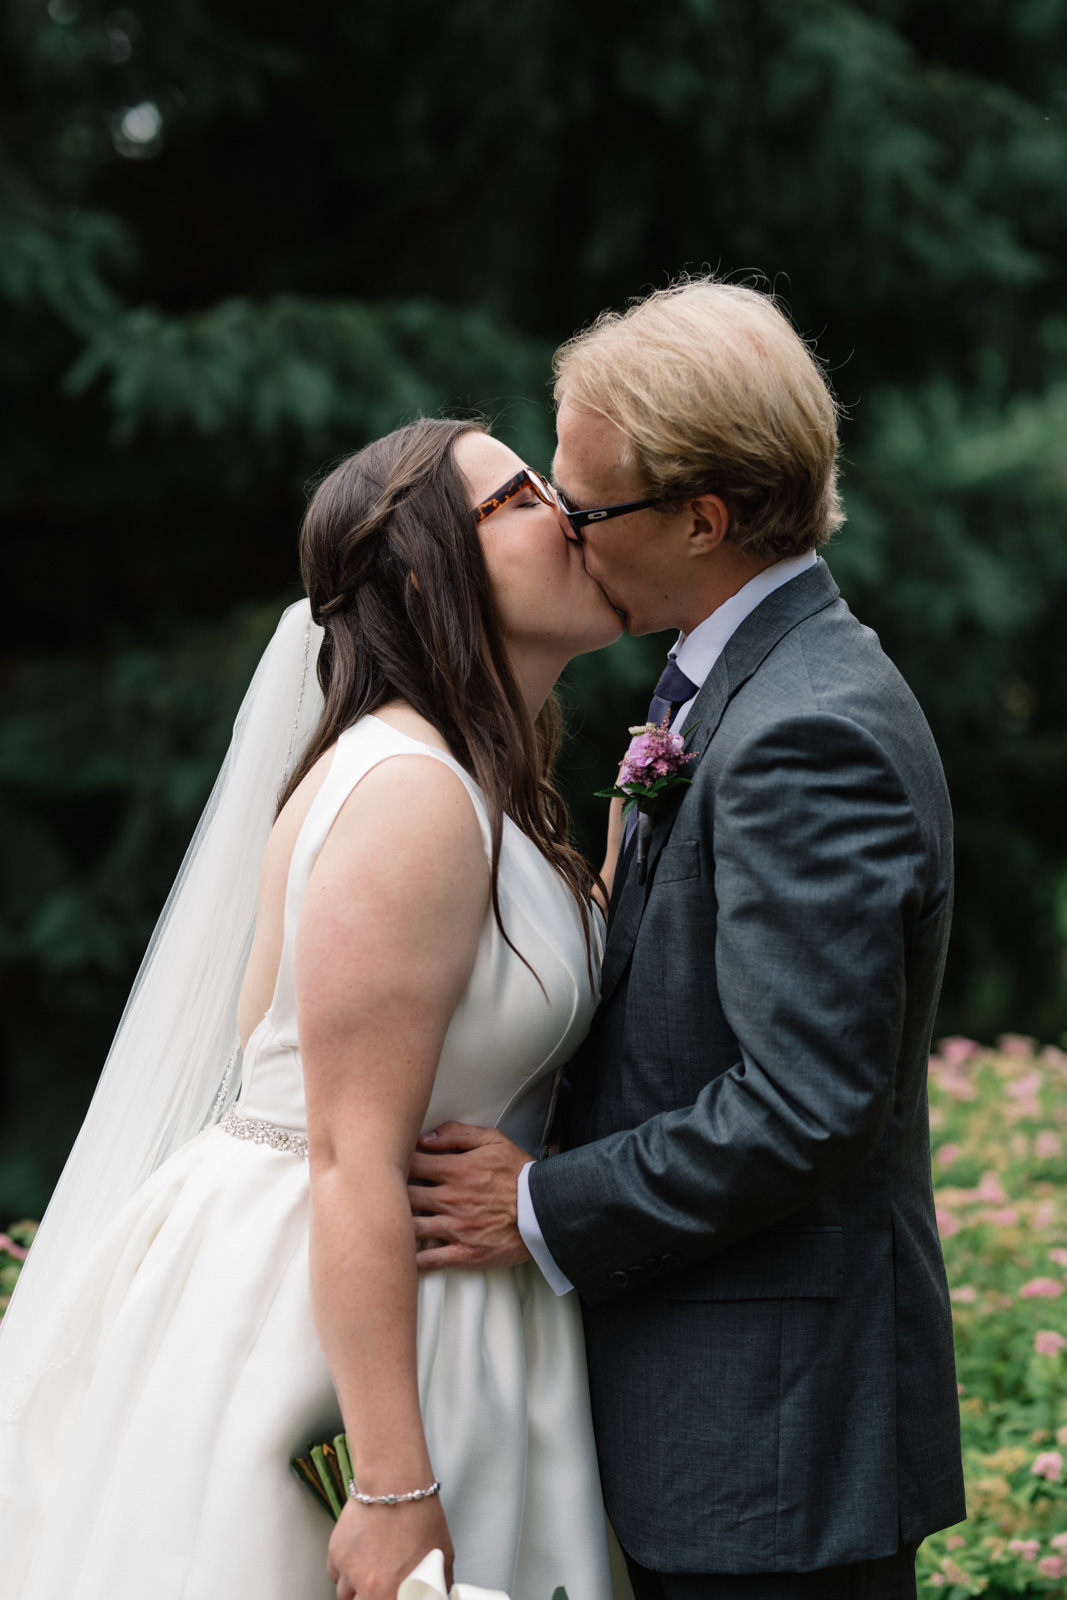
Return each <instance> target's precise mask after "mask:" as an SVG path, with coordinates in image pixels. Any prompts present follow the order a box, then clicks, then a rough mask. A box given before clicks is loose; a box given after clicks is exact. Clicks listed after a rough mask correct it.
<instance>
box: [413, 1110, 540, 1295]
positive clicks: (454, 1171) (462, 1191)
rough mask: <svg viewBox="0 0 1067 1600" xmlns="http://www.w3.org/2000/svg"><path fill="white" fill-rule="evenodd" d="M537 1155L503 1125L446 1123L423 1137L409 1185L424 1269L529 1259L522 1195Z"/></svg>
mask: <svg viewBox="0 0 1067 1600" xmlns="http://www.w3.org/2000/svg"><path fill="white" fill-rule="evenodd" d="M529 1159H530V1157H529V1156H528V1155H527V1154H526V1152H525V1151H524V1150H520V1149H519V1147H518V1145H517V1144H512V1142H511V1140H510V1139H508V1138H507V1137H506V1136H505V1135H504V1134H502V1133H500V1132H498V1131H497V1129H496V1128H475V1127H471V1126H470V1124H469V1123H466V1122H445V1123H442V1125H441V1126H440V1127H439V1128H435V1129H434V1130H433V1132H432V1133H424V1134H423V1135H422V1137H421V1138H420V1139H419V1142H418V1145H417V1146H416V1148H415V1154H414V1156H413V1157H412V1162H411V1172H410V1174H409V1184H408V1198H409V1200H410V1201H411V1210H412V1214H413V1217H412V1220H413V1221H414V1224H415V1238H416V1241H417V1242H418V1246H419V1250H418V1257H417V1259H418V1264H419V1268H420V1270H422V1271H425V1272H432V1271H434V1270H435V1269H437V1268H441V1267H483V1268H484V1267H515V1266H518V1264H519V1262H520V1261H529V1259H530V1252H529V1250H527V1248H526V1246H525V1245H524V1244H523V1242H522V1235H521V1234H520V1233H519V1228H518V1194H517V1190H518V1182H519V1173H520V1172H521V1171H522V1169H523V1167H524V1166H525V1165H526V1163H527V1162H528V1161H529Z"/></svg>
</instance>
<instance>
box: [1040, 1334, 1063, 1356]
mask: <svg viewBox="0 0 1067 1600" xmlns="http://www.w3.org/2000/svg"><path fill="white" fill-rule="evenodd" d="M1034 1349H1035V1350H1036V1351H1037V1353H1038V1355H1039V1356H1058V1355H1059V1353H1060V1351H1061V1350H1067V1339H1065V1338H1064V1337H1063V1334H1062V1333H1054V1332H1053V1330H1052V1329H1051V1328H1042V1329H1041V1330H1040V1331H1039V1332H1038V1333H1035V1335H1034Z"/></svg>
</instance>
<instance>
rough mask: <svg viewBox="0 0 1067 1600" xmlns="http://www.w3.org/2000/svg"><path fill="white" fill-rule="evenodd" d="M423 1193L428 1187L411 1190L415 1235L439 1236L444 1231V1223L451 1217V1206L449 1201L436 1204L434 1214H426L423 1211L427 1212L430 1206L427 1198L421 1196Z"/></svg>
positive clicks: (421, 1236) (420, 1236)
mask: <svg viewBox="0 0 1067 1600" xmlns="http://www.w3.org/2000/svg"><path fill="white" fill-rule="evenodd" d="M422 1195H426V1189H413V1190H410V1198H411V1211H413V1218H411V1221H413V1222H414V1237H416V1238H438V1237H440V1232H442V1224H443V1222H445V1219H446V1218H450V1219H451V1210H450V1206H448V1202H445V1203H443V1205H438V1206H435V1208H434V1211H432V1214H430V1216H426V1214H421V1213H426V1211H429V1210H430V1208H429V1206H427V1203H426V1200H424V1198H421V1197H422ZM450 1237H454V1234H453V1235H450Z"/></svg>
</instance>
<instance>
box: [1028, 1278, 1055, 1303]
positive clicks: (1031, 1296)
mask: <svg viewBox="0 0 1067 1600" xmlns="http://www.w3.org/2000/svg"><path fill="white" fill-rule="evenodd" d="M1062 1293H1063V1284H1062V1283H1057V1281H1056V1279H1055V1278H1031V1279H1030V1282H1029V1283H1024V1284H1023V1286H1022V1288H1021V1289H1020V1290H1019V1299H1020V1300H1056V1299H1058V1298H1059V1296H1060V1295H1061V1294H1062Z"/></svg>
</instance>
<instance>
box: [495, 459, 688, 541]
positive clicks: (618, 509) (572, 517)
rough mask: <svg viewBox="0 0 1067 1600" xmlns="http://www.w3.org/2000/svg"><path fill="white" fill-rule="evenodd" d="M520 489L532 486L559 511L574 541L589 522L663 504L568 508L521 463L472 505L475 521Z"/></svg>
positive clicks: (644, 502)
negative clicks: (502, 481)
mask: <svg viewBox="0 0 1067 1600" xmlns="http://www.w3.org/2000/svg"><path fill="white" fill-rule="evenodd" d="M524 489H532V490H533V492H534V494H535V495H536V496H537V498H538V499H539V500H541V501H543V502H544V504H545V505H546V506H551V507H552V508H553V510H555V511H562V512H563V515H564V516H565V517H566V519H567V521H568V523H569V524H570V535H569V537H570V538H572V539H574V540H575V542H576V543H578V544H582V543H583V539H582V529H583V528H584V527H586V525H587V524H588V523H590V522H607V521H608V520H609V519H610V518H611V517H622V516H625V515H626V513H627V512H629V511H643V510H644V509H645V507H646V506H658V505H662V504H663V502H662V500H626V501H624V502H623V503H622V504H621V505H617V506H598V507H597V508H596V509H595V510H592V511H572V510H571V509H570V507H569V506H567V505H566V504H565V503H564V501H563V500H562V499H561V497H560V495H559V494H558V492H557V491H556V490H555V489H554V488H553V487H552V485H551V484H550V483H549V481H548V479H547V478H545V477H542V475H541V473H539V472H535V471H534V469H533V467H523V469H522V471H521V472H517V473H516V474H515V476H514V477H513V478H509V479H508V481H507V483H505V484H504V486H503V488H501V489H498V490H497V492H496V494H493V495H490V496H489V499H488V500H483V501H482V502H481V504H480V505H477V506H475V508H474V520H475V522H484V521H485V519H486V517H491V516H492V514H493V512H494V511H499V510H500V507H501V506H503V505H506V504H507V502H508V501H509V500H514V498H515V496H516V495H517V494H521V493H522V491H523V490H524Z"/></svg>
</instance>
